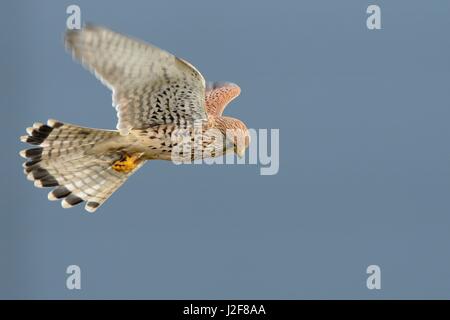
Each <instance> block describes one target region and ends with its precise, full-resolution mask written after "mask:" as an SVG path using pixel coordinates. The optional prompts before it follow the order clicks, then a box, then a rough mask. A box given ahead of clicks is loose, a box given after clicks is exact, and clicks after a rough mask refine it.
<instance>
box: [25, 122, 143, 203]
mask: <svg viewBox="0 0 450 320" xmlns="http://www.w3.org/2000/svg"><path fill="white" fill-rule="evenodd" d="M27 133H28V135H27V136H22V137H21V140H22V141H23V142H27V143H29V144H32V145H35V147H33V148H31V149H27V150H23V151H21V152H20V155H21V156H22V157H24V158H26V159H27V161H26V162H25V163H24V164H23V167H24V173H25V174H26V175H27V178H28V179H29V180H32V181H34V185H35V186H36V187H55V189H53V191H51V192H50V193H49V194H48V199H49V200H62V201H61V205H62V207H63V208H69V207H72V206H75V205H77V204H79V203H82V202H84V201H85V202H86V204H85V209H86V210H87V211H89V212H94V211H95V210H96V209H97V208H98V207H99V206H100V205H102V204H103V203H104V202H105V201H106V200H107V199H108V198H109V197H110V196H111V195H112V193H113V192H114V191H116V190H117V189H118V188H119V187H120V186H121V185H122V184H123V183H124V182H125V181H126V179H127V178H128V177H129V176H130V175H131V174H133V173H134V172H135V171H137V170H138V169H139V168H140V167H141V166H142V165H143V164H144V162H145V161H140V162H139V163H138V164H137V166H136V167H135V168H134V169H133V170H131V171H129V172H118V171H116V170H114V169H113V167H112V165H113V164H114V163H115V162H116V161H117V160H120V159H121V157H122V156H123V154H122V152H121V151H120V147H119V146H118V147H117V148H116V149H114V150H107V151H103V152H101V153H99V152H98V151H97V152H93V151H92V150H93V147H94V146H98V144H100V143H102V142H106V141H113V140H114V141H115V140H119V139H120V138H121V136H120V135H119V133H118V132H117V131H108V130H98V129H91V128H83V127H79V126H75V125H70V124H64V123H61V122H58V121H55V120H49V121H48V122H47V124H42V123H35V124H34V125H33V127H32V128H28V129H27Z"/></svg>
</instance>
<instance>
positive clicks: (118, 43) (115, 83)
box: [65, 25, 207, 134]
mask: <svg viewBox="0 0 450 320" xmlns="http://www.w3.org/2000/svg"><path fill="white" fill-rule="evenodd" d="M65 40H66V47H67V48H68V49H69V50H70V51H71V52H72V54H73V56H74V58H75V59H77V60H79V61H81V63H82V64H83V65H84V66H85V67H86V68H87V69H89V70H90V71H91V72H93V73H94V74H95V75H96V76H97V77H98V78H99V79H100V80H101V81H102V82H103V83H104V84H105V85H106V86H107V87H108V88H110V89H111V90H112V91H113V106H115V107H116V110H117V115H118V123H117V129H119V130H120V132H121V134H128V133H129V131H130V130H131V129H143V128H148V127H150V126H154V125H161V124H169V123H175V124H184V123H189V122H193V121H195V120H207V113H206V109H205V80H204V78H203V76H202V75H201V73H200V72H199V71H198V70H197V69H195V67H193V66H192V65H191V64H190V63H188V62H186V61H184V60H182V59H180V58H177V57H175V56H174V55H172V54H170V53H168V52H166V51H164V50H161V49H159V48H157V47H155V46H153V45H150V44H147V43H144V42H141V41H139V40H135V39H132V38H130V37H127V36H124V35H121V34H119V33H116V32H113V31H111V30H108V29H106V28H103V27H98V26H91V25H88V26H86V27H84V28H82V29H81V30H69V31H67V33H66V38H65Z"/></svg>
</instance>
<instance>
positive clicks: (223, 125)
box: [215, 117, 250, 158]
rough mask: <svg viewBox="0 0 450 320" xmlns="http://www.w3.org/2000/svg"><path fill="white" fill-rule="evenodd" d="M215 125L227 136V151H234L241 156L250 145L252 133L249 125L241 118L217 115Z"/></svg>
mask: <svg viewBox="0 0 450 320" xmlns="http://www.w3.org/2000/svg"><path fill="white" fill-rule="evenodd" d="M215 126H216V128H217V129H219V130H220V132H221V133H222V134H223V135H224V137H225V150H224V151H225V152H234V153H236V154H237V155H238V156H239V157H240V158H242V157H243V156H244V155H245V150H246V149H247V148H248V146H249V145H250V133H249V131H248V129H247V126H246V125H245V124H244V123H243V122H242V121H241V120H239V119H235V118H231V117H217V118H216V119H215Z"/></svg>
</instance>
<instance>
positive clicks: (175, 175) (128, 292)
mask: <svg viewBox="0 0 450 320" xmlns="http://www.w3.org/2000/svg"><path fill="white" fill-rule="evenodd" d="M374 3H375V4H378V5H380V6H381V10H382V28H383V29H382V30H379V31H369V30H368V29H367V28H366V22H365V21H366V17H367V15H366V13H365V11H366V8H367V6H368V5H369V4H374ZM69 4H78V5H79V6H80V7H81V11H82V20H83V21H84V22H86V21H88V22H93V23H96V24H101V25H105V26H109V27H111V28H113V29H115V30H117V31H120V32H122V33H126V34H130V35H133V36H135V37H138V38H141V39H144V40H146V41H149V42H152V43H153V44H156V45H158V46H159V47H162V48H164V49H166V50H169V51H171V52H173V53H175V54H176V55H178V56H180V57H183V58H185V59H187V60H188V61H190V62H192V63H193V64H194V65H195V66H197V67H198V69H199V70H201V72H202V73H203V74H204V75H205V77H206V78H208V79H214V80H228V81H233V82H236V83H238V84H239V85H240V86H241V88H242V95H241V96H240V97H239V98H238V99H236V100H235V101H234V102H233V103H232V105H231V106H229V108H228V109H227V111H226V113H227V114H228V115H232V116H235V117H238V118H240V119H242V120H244V121H245V122H246V123H247V124H248V126H249V127H252V128H279V129H280V137H281V142H280V171H279V173H278V174H277V175H275V176H261V175H259V168H258V166H255V165H253V166H250V165H247V166H208V165H201V166H199V165H197V166H174V165H173V164H172V163H170V162H153V163H149V164H148V165H146V166H145V167H144V168H143V169H141V170H140V171H139V172H138V174H136V175H134V176H133V177H132V178H131V179H130V180H129V181H128V182H127V183H126V184H125V186H124V187H122V188H121V189H120V190H119V191H118V192H117V193H116V194H115V195H114V196H113V197H112V198H111V199H110V200H109V201H107V203H106V204H105V205H104V206H103V207H102V208H101V209H100V210H99V211H98V212H97V213H96V214H94V215H92V214H88V213H86V212H85V211H84V210H83V209H82V207H79V208H76V209H71V210H63V209H62V208H61V207H60V205H59V203H57V202H55V203H52V202H49V201H47V198H46V194H47V190H45V191H43V190H39V189H35V188H34V187H33V186H32V184H31V183H30V182H28V181H27V180H26V179H25V177H24V176H23V174H22V168H21V162H22V160H21V159H20V158H19V156H18V151H19V150H21V149H23V148H25V145H23V144H21V143H20V142H19V141H18V137H19V136H20V135H22V134H24V132H25V131H24V130H25V128H26V127H27V126H30V125H31V124H32V123H33V122H35V121H45V120H46V119H48V118H55V119H59V120H62V121H67V122H71V123H76V124H81V125H85V126H91V127H99V128H114V127H115V124H116V119H115V112H114V109H113V108H112V107H111V96H110V92H109V91H108V90H107V89H106V88H105V87H103V86H102V85H101V84H100V82H98V81H97V80H96V79H95V78H94V77H93V76H92V75H91V74H89V73H88V72H87V71H86V70H84V69H83V68H82V67H81V66H80V65H79V64H78V63H74V62H72V59H71V57H70V55H68V54H66V53H65V51H64V48H63V44H62V34H63V32H64V29H65V20H66V17H67V15H66V13H65V10H66V7H67V6H68V5H69ZM0 21H1V28H0V35H1V43H2V45H1V50H0V65H1V71H0V88H1V89H0V90H1V96H0V99H1V100H0V102H1V112H2V117H1V119H2V135H3V136H2V152H1V165H0V170H1V176H2V179H1V193H2V197H1V223H0V248H1V255H0V271H1V272H0V297H2V298H288V299H290V298H450V250H449V244H450V144H449V141H450V126H449V120H450V104H449V101H450V87H449V85H450V81H449V80H450V40H449V39H450V37H449V31H450V3H449V2H448V1H425V0H422V1H410V0H408V1H406V0H403V1H361V0H353V1H331V0H329V1H318V0H310V1H239V0H227V1H207V0H203V1H181V0H180V1H166V0H164V1H120V2H119V1H95V2H94V1H9V2H5V3H2V10H1V13H0ZM71 264H77V265H79V266H80V267H81V269H82V290H80V291H76V290H75V291H69V290H67V289H66V287H65V279H66V274H65V269H66V267H67V266H68V265H71ZM371 264H377V265H379V266H380V267H381V270H382V289H381V290H379V291H377V290H372V291H370V290H368V289H367V288H366V277H367V275H366V273H365V272H366V267H367V266H368V265H371Z"/></svg>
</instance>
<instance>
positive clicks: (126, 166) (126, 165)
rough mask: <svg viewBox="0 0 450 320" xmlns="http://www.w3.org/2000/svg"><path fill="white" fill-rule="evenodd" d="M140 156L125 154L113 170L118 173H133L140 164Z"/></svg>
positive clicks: (114, 164) (116, 162) (113, 166)
mask: <svg viewBox="0 0 450 320" xmlns="http://www.w3.org/2000/svg"><path fill="white" fill-rule="evenodd" d="M139 158H140V155H131V156H129V155H128V154H125V155H124V156H123V157H122V158H121V159H120V160H117V161H115V162H114V163H113V165H112V168H113V169H114V170H115V171H117V172H124V173H128V172H131V171H133V170H134V169H135V168H136V167H137V165H138V164H139V161H138V160H139Z"/></svg>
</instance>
